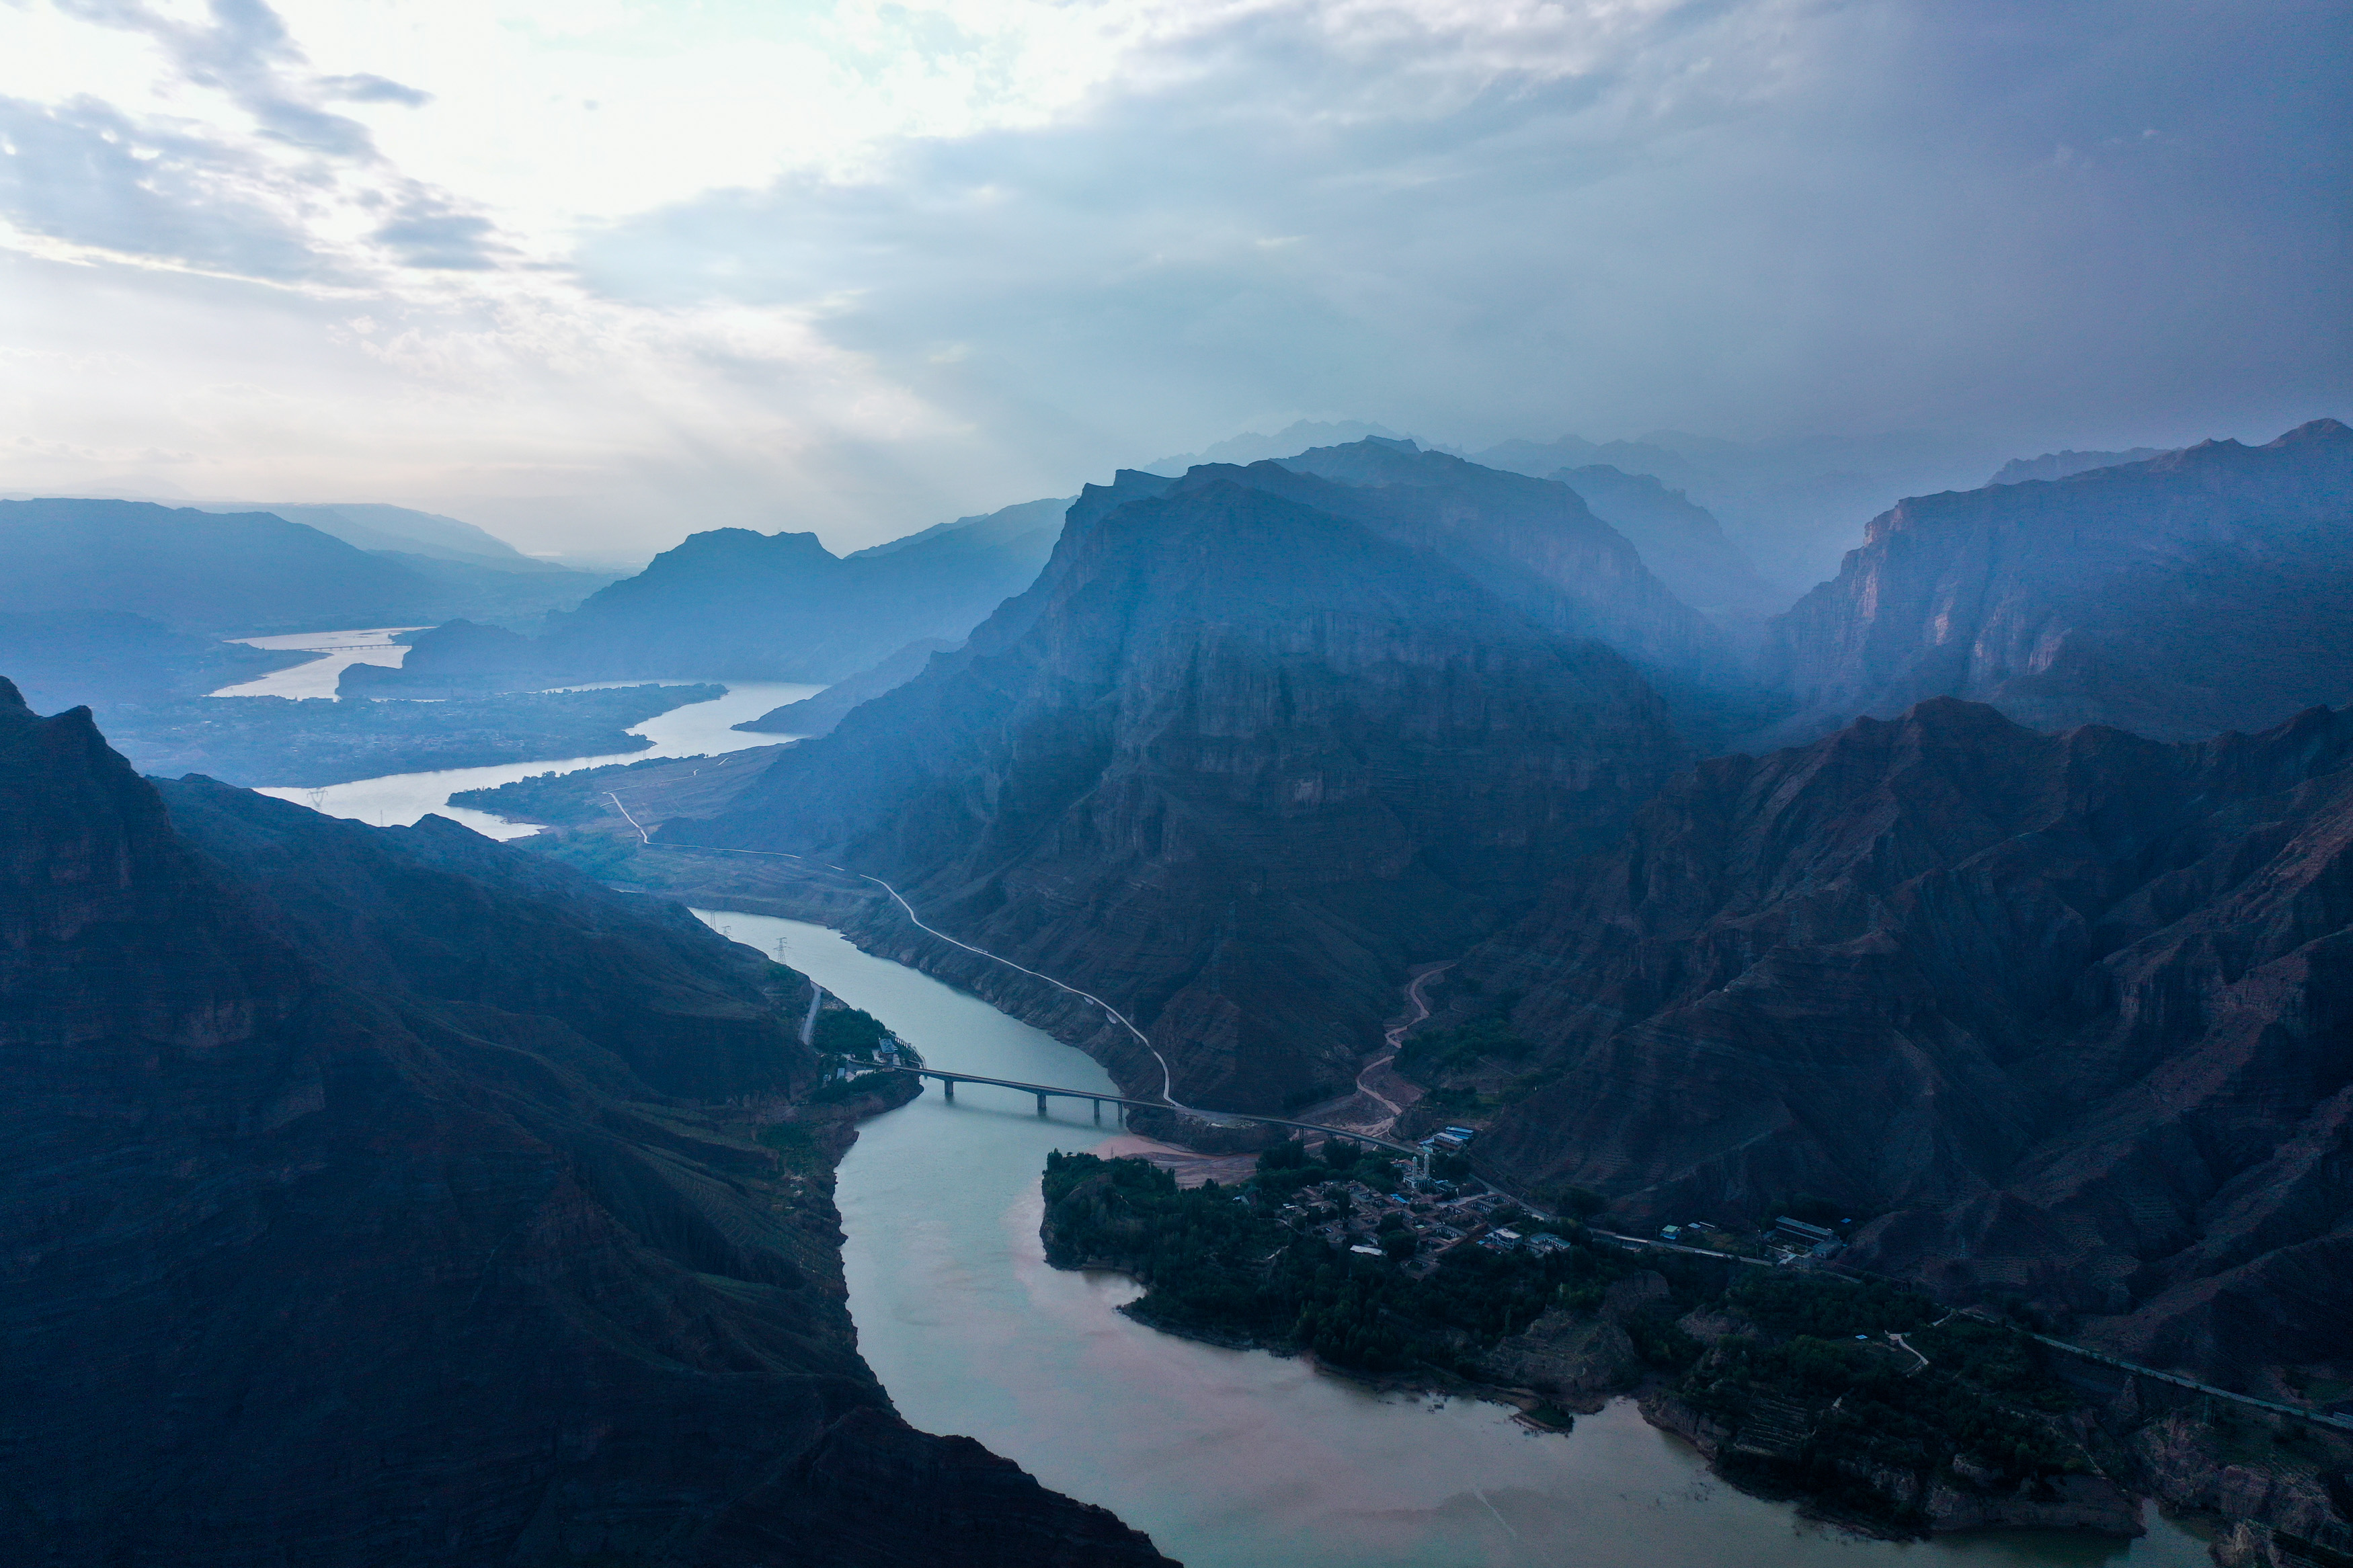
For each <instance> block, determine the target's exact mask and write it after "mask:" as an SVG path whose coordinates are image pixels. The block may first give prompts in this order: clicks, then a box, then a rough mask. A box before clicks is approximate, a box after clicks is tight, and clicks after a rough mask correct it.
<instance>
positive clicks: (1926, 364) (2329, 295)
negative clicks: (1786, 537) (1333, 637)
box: [582, 3, 2353, 454]
mask: <svg viewBox="0 0 2353 1568" xmlns="http://www.w3.org/2000/svg"><path fill="white" fill-rule="evenodd" d="M2282 9H2283V10H2284V11H2287V10H2293V9H2295V8H2293V7H2284V8H2282ZM2339 14H2340V16H2341V11H2340V13H2339ZM1497 16H1502V17H1503V18H1504V20H1502V21H1500V22H1498V21H1495V20H1494V18H1495V17H1497ZM2339 30H2340V31H2341V26H2340V29H2339ZM2327 52H2328V51H2327V50H2326V49H2317V50H2316V49H2315V47H2314V40H2313V39H2312V38H2311V37H2298V36H2296V35H2295V33H2294V31H2293V30H2292V29H2289V28H2285V27H2271V26H2259V25H2254V24H2253V22H2251V20H2250V18H2249V17H2248V16H2246V15H2245V14H2243V13H2240V14H2236V15H2234V16H2230V17H2224V16H2220V15H2219V14H2216V13H2214V12H2212V11H2211V8H2208V7H2205V6H2202V5H2189V4H2175V5H2135V6H2123V5H2106V6H2102V5H2093V6H2083V7H2067V8H2059V9H2053V8H2050V7H2029V6H2025V5H2000V4H1995V5H1987V6H1984V7H1972V8H1970V9H1969V10H1968V11H1967V12H1965V13H1963V12H1952V11H1948V10H1947V9H1945V8H1942V7H1938V6H1934V5H1894V4H1891V5H1879V6H1872V7H1850V6H1841V5H1827V4H1825V5H1806V4H1773V3H1762V4H1749V5H1707V6H1693V5H1681V6H1653V7H1647V8H1643V7H1628V8H1622V9H1609V10H1604V9H1603V8H1599V7H1596V8H1591V9H1588V10H1578V9H1577V8H1571V7H1546V6H1531V7H1525V8H1510V7H1505V8H1474V7H1470V6H1460V7H1456V6H1446V5H1419V6H1407V5H1338V4H1334V5H1261V6H1236V7H1229V8H1227V10H1226V12H1225V13H1224V16H1223V19H1222V21H1219V22H1218V23H1217V25H1214V26H1212V25H1208V24H1200V25H1196V26H1192V27H1191V28H1189V30H1186V31H1183V32H1182V33H1181V34H1178V35H1176V36H1174V37H1172V39H1171V40H1170V42H1169V44H1168V48H1167V52H1166V54H1164V55H1162V56H1159V57H1155V58H1154V59H1153V60H1151V61H1150V62H1149V64H1148V68H1139V69H1138V70H1137V71H1136V72H1135V73H1134V75H1135V79H1136V81H1138V82H1141V83H1143V84H1144V85H1143V86H1140V87H1135V86H1131V88H1130V89H1128V90H1124V91H1117V92H1107V93H1106V94H1104V95H1103V97H1102V98H1101V99H1100V100H1098V101H1096V102H1094V103H1092V104H1091V105H1090V106H1089V108H1088V109H1087V110H1086V111H1084V112H1083V113H1079V114H1075V115H1072V116H1071V117H1069V118H1066V119H1063V120H1059V121H1054V122H1052V123H1049V124H1044V125H1039V126H1034V127H1027V126H1025V127H1016V128H1009V129H1003V130H997V131H992V132H984V133H980V134H976V135H972V136H967V137H963V138H958V139H954V140H942V139H920V140H909V141H906V142H902V143H901V144H900V145H899V146H898V147H897V148H896V149H895V151H894V152H893V153H892V156H891V157H890V158H889V159H887V160H885V161H880V162H878V167H877V171H876V172H875V173H874V174H872V175H871V177H868V178H863V179H859V180H855V181H844V180H839V179H825V178H819V177H813V176H798V177H789V178H786V179H785V180H782V181H780V182H778V183H777V184H776V185H775V186H773V187H772V188H770V189H768V190H765V191H760V192H728V193H717V194H712V195H706V196H703V197H700V198H697V199H695V200H693V201H691V202H687V203H682V204H678V205H673V206H670V207H667V208H664V209H661V210H659V211H656V212H652V213H649V214H646V215H644V216H639V217H638V218H635V219H632V220H629V221H628V222H624V223H621V224H617V225H615V226H611V227H610V228H609V229H607V231H605V232H604V233H601V234H599V235H596V236H595V237H592V238H591V239H590V240H589V241H588V242H587V243H586V245H585V246H584V247H583V250H582V264H583V267H584V268H585V271H586V276H587V277H588V278H589V279H591V280H592V281H593V282H594V283H595V284H596V286H598V287H599V288H601V289H606V290H607V291H608V292H610V293H611V294H612V295H613V296H615V297H616V298H621V299H628V300H641V301H649V302H655V301H659V302H672V303H676V302H685V301H690V300H714V299H725V300H738V301H745V302H754V303H760V302H766V303H776V304H785V303H790V304H795V305H803V306H807V305H811V304H815V303H817V302H820V301H832V302H833V303H832V304H831V306H830V314H829V315H828V331H829V332H830V333H831V334H832V335H833V336H835V338H836V339H837V341H839V342H843V343H845V344H846V345H849V346H852V347H855V348H857V349H859V350H860V351H861V352H863V353H868V354H871V356H873V357H874V359H875V360H876V362H877V363H879V364H880V365H881V366H882V367H884V368H885V370H886V371H887V372H888V373H889V374H893V375H896V376H900V377H902V378H904V379H905V381H906V382H907V384H909V385H911V386H913V387H915V388H917V389H919V390H920V391H922V392H923V394H924V395H926V396H929V397H933V398H936V399H938V400H939V401H941V402H942V403H943V404H944V405H946V406H948V407H951V408H954V409H956V410H958V411H961V412H964V413H965V414H967V415H968V416H970V417H972V418H973V419H975V420H976V421H978V422H982V423H1003V424H1006V425H1008V426H1018V427H1022V428H1023V429H1024V434H1025V436H1026V437H1028V438H1029V439H1030V440H1033V441H1036V442H1039V443H1040V444H1041V445H1050V446H1052V447H1058V448H1060V450H1063V451H1066V452H1070V453H1072V454H1075V453H1078V452H1081V451H1087V450H1101V449H1103V447H1104V446H1106V445H1111V446H1118V445H1121V444H1122V443H1124V442H1125V441H1129V440H1140V439H1143V437H1141V435H1140V433H1141V432H1142V431H1145V430H1148V429H1155V428H1157V429H1159V430H1162V431H1167V432H1170V433H1171V434H1172V435H1183V434H1190V433H1194V432H1198V434H1199V435H1201V436H1214V435H1216V434H1219V433H1220V430H1221V427H1222V428H1231V427H1232V426H1234V425H1236V424H1240V423H1245V422H1248V421H1250V420H1254V419H1262V418H1271V417H1278V416H1282V415H1284V414H1289V413H1314V412H1318V411H1326V412H1360V413H1363V414H1366V415H1377V416H1380V417H1382V418H1384V419H1386V420H1387V421H1388V422H1389V423H1391V424H1393V425H1398V426H1403V427H1412V428H1418V429H1421V430H1425V431H1434V432H1459V433H1461V435H1463V436H1465V437H1500V436H1503V435H1506V434H1514V433H1517V432H1519V431H1522V430H1526V429H1530V428H1535V429H1539V430H1543V429H1547V428H1551V429H1556V428H1558V427H1560V426H1580V427H1585V428H1588V429H1599V430H1601V431H1604V432H1610V431H1629V432H1630V431H1632V430H1639V429H1641V428H1643V427H1645V426H1651V425H1661V424H1679V425H1698V426H1713V427H1716V428H1731V429H1735V430H1739V431H1744V432H1746V433H1753V434H1777V435H1783V434H1795V433H1802V432H1803V431H1805V430H1807V429H1821V428H1829V429H1838V428H1850V429H1852V428H1863V429H1868V428H1872V427H1873V426H1883V425H1884V424H1899V423H1900V424H1907V425H1909V424H1933V425H1937V426H1947V427H1949V426H1967V427H1971V428H1977V429H1981V430H1995V431H2002V432H2007V431H2010V430H2021V429H2045V428H2066V429H2083V428H2085V427H2086V426H2103V427H2105V428H2111V429H2116V428H2121V427H2135V428H2140V429H2144V430H2152V431H2154V430H2158V429H2162V430H2164V431H2166V432H2167V433H2168V434H2170V433H2173V432H2175V431H2178V430H2180V429H2182V427H2183V426H2184V425H2185V424H2189V425H2191V426H2192V427H2194V422H2195V421H2200V420H2204V421H2211V420H2216V419H2229V418H2234V417H2236V416H2239V415H2240V414H2242V413H2243V412H2244V411H2245V409H2246V407H2247V405H2249V404H2250V403H2274V404H2278V405H2301V406H2302V407H2305V408H2311V407H2314V406H2316V405H2318V404H2319V403H2320V402H2321V400H2325V399H2326V398H2327V397H2328V396H2329V395H2331V393H2332V390H2333V389H2342V388H2343V387H2344V385H2345V376H2344V368H2343V367H2344V364H2345V353H2344V351H2345V350H2346V349H2347V348H2348V346H2353V345H2348V341H2347V335H2346V331H2345V318H2344V307H2343V296H2342V292H2341V289H2338V288H2337V287H2336V286H2335V285H2334V284H2332V283H2331V282H2330V281H2329V277H2330V272H2331V268H2332V266H2333V265H2334V264H2333V263H2332V262H2331V261H2330V259H2329V258H2330V257H2331V256H2332V255H2340V256H2341V253H2342V248H2343V244H2344V240H2345V237H2346V234H2347V227H2346V223H2345V220H2344V217H2343V216H2342V214H2341V211H2339V210H2338V209H2337V207H2335V206H2334V205H2332V203H2331V200H2330V198H2329V197H2328V196H2327V188H2328V184H2329V182H2330V181H2331V180H2333V179H2340V178H2342V176H2343V174H2344V173H2345V164H2346V136H2345V124H2344V118H2345V117H2344V112H2343V109H2342V106H2341V101H2339V100H2332V99H2331V98H2330V97H2329V96H2328V95H2327V93H2326V91H2325V86H2324V83H2323V82H2322V81H2321V80H2320V75H2321V73H2319V72H2317V71H2316V68H2315V67H2314V65H2313V60H2314V59H2315V58H2317V56H2319V55H2325V54H2327ZM2151 126H2155V127H2157V128H2158V129H2160V130H2161V132H2163V133H2162V134H2161V135H2160V136H2159V137H2158V138H2147V137H2144V136H2142V135H2141V134H2140V132H2142V131H2143V130H2145V129H2147V128H2150V127H2151ZM2126 132H2128V134H2127V133H2126ZM2055 145H2068V146H2073V147H2077V148H2098V149H2100V151H2099V153H2097V154H2096V156H2090V155H2087V156H2086V157H2084V158H2081V159H2078V160H2077V161H2075V162H2074V163H2071V164H2070V165H2068V166H2067V167H2065V168H2063V169H2054V168H2053V167H2052V165H2051V163H2050V160H2049V153H2050V150H2051V148H2052V147H2053V146H2055ZM2329 301H2333V303H2329ZM951 344H953V345H955V353H953V354H951V353H946V352H945V351H946V349H947V347H948V345H951ZM2193 409H2195V410H2198V411H2199V412H2197V413H2196V414H2194V415H2193V414H2191V413H2190V412H2189V411H2190V410H2193ZM2292 411H2293V406H2283V407H2280V408H2278V409H2277V410H2274V409H2271V408H2268V407H2267V408H2266V409H2265V410H2264V413H2263V417H2264V418H2270V417H2273V416H2275V414H2284V413H2288V412H2292ZM1147 444H1148V443H1147ZM1162 444H1163V445H1169V444H1175V443H1174V442H1173V441H1164V442H1163V443H1162Z"/></svg>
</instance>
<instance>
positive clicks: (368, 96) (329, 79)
mask: <svg viewBox="0 0 2353 1568" xmlns="http://www.w3.org/2000/svg"><path fill="white" fill-rule="evenodd" d="M312 85H313V86H314V87H315V88H316V89H317V90H318V92H319V94H320V96H321V97H322V98H327V99H333V100H343V101H346V102H351V103H400V104H406V105H407V106H408V107H409V108H411V109H422V108H424V107H425V106H426V105H427V104H428V103H430V102H432V101H433V95H432V94H431V93H429V92H422V91H419V90H418V89H416V88H413V87H403V86H402V85H401V84H400V83H398V82H396V81H394V80H391V79H389V78H386V77H380V76H372V75H370V74H369V73H367V72H366V71H361V72H359V73H358V74H356V75H353V76H322V77H319V78H317V79H315V80H314V82H313V84H312Z"/></svg>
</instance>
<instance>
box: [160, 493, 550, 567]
mask: <svg viewBox="0 0 2353 1568" xmlns="http://www.w3.org/2000/svg"><path fill="white" fill-rule="evenodd" d="M196 510H199V511H217V512H228V511H235V512H256V511H266V512H269V514H270V515H272V516H274V517H282V518H284V519H285V520H286V521H289V522H299V523H303V524H305V525H307V526H309V527H311V528H315V529H317V530H318V531H320V532H322V533H330V534H332V535H334V536H335V537H336V538H337V539H340V540H342V541H343V542H344V543H346V544H349V545H353V546H355V547H356V548H358V549H361V550H372V551H387V550H388V551H397V552H403V553H406V554H411V555H426V556H430V557H433V558H434V559H436V560H442V561H462V562H466V563H470V564H473V565H477V566H490V567H494V568H496V569H498V570H500V571H505V572H561V571H563V570H565V568H563V567H561V566H558V565H556V564H554V563H553V562H547V561H540V560H536V559H534V558H533V557H532V556H529V555H525V554H524V553H523V552H521V551H520V550H517V549H516V548H515V547H514V546H513V545H512V544H509V543H508V542H506V541H505V540H503V539H501V538H500V537H499V536H498V535H496V534H494V533H491V532H490V531H488V530H486V529H480V528H477V527H475V526H474V525H473V524H472V523H470V522H466V521H461V520H459V519H458V518H454V517H444V516H442V515H441V514H440V513H439V512H432V511H418V510H415V509H413V508H410V507H405V506H387V505H385V504H384V503H382V502H379V501H335V502H332V503H328V502H315V501H300V502H284V501H272V502H248V501H236V502H219V503H213V502H208V503H206V504H205V505H202V506H199V507H198V508H197V509H196Z"/></svg>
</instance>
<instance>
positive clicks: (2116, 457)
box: [1986, 447, 2165, 485]
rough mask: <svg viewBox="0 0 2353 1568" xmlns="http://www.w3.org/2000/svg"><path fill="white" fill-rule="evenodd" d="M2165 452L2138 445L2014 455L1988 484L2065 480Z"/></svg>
mask: <svg viewBox="0 0 2353 1568" xmlns="http://www.w3.org/2000/svg"><path fill="white" fill-rule="evenodd" d="M2164 455H2165V448H2164V447H2133V448H2132V449H2131V450H2130V451H2125V452H2075V451H2066V452H2045V453H2043V454H2042V456H2041V457H2039V458H2011V459H2010V461H2009V462H2007V463H2004V464H2003V465H2002V466H2001V467H2000V468H1999V469H1998V470H1996V472H1995V474H1994V476H1993V478H1991V479H1988V480H1987V481H1986V483H1988V484H1989V485H2021V484H2024V483H2025V482H2026V481H2027V480H2029V479H2066V478H2068V477H2069V476H2071V475H2073V474H2083V473H2089V472H2090V471H2091V470H2092V469H2094V468H2119V467H2121V466H2122V465H2124V464H2126V463H2145V462H2147V461H2148V460H2149V459H2150V458H2161V457H2163V456H2164Z"/></svg>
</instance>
